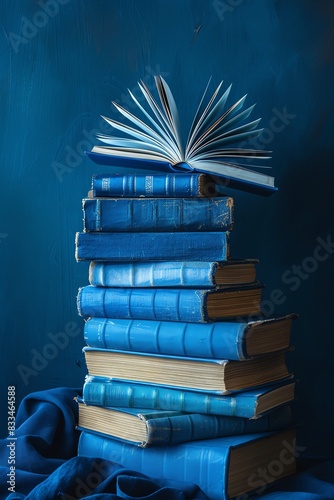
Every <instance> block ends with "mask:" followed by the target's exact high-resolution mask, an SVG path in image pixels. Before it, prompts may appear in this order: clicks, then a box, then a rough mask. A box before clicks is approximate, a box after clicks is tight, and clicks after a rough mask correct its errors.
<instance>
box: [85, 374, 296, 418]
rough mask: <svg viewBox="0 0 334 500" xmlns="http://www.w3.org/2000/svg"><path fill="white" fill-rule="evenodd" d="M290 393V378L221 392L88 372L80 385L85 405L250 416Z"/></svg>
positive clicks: (292, 385)
mask: <svg viewBox="0 0 334 500" xmlns="http://www.w3.org/2000/svg"><path fill="white" fill-rule="evenodd" d="M294 397H295V382H293V381H292V380H286V381H284V382H278V383H276V384H269V385H266V386H263V387H258V388H256V389H249V390H245V391H241V392H236V393H234V394H230V395H228V394H225V395H223V396H218V395H215V394H210V393H206V392H198V391H197V392H194V391H189V390H184V389H181V388H177V387H164V386H158V385H157V384H155V385H151V384H145V383H141V382H126V381H124V380H115V379H111V378H103V377H92V376H89V375H87V377H86V380H85V383H84V386H83V399H84V401H85V403H86V404H87V405H94V406H113V407H118V406H120V407H125V408H147V409H148V410H173V411H181V412H187V413H203V414H207V415H226V416H230V417H244V418H252V419H254V418H259V417H261V416H262V415H264V414H265V413H267V412H269V411H271V410H273V409H274V408H277V407H279V406H281V405H284V404H286V403H289V402H291V401H293V400H294Z"/></svg>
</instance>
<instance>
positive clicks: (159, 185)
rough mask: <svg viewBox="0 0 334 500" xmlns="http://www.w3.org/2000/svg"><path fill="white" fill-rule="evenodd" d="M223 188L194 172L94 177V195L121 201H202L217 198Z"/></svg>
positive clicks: (207, 176)
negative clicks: (182, 199)
mask: <svg viewBox="0 0 334 500" xmlns="http://www.w3.org/2000/svg"><path fill="white" fill-rule="evenodd" d="M218 193H219V185H217V183H216V182H215V181H214V180H213V179H212V177H210V175H206V174H195V173H192V172H187V173H180V172H178V173H177V174H175V173H174V174H172V173H170V174H167V173H166V174H164V173H155V174H151V175H149V174H140V173H136V174H126V175H119V174H118V175H117V174H95V175H93V177H92V188H91V194H92V196H94V197H98V196H115V197H116V196H117V197H125V198H130V197H135V198H136V197H139V196H145V197H146V198H148V197H160V198H162V197H167V198H174V197H177V198H179V197H181V198H191V197H195V198H197V197H201V196H208V197H211V196H216V195H217V194H218Z"/></svg>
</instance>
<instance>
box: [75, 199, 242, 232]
mask: <svg viewBox="0 0 334 500" xmlns="http://www.w3.org/2000/svg"><path fill="white" fill-rule="evenodd" d="M82 210H83V222H84V231H87V232H89V231H115V232H118V231H122V232H124V231H137V232H144V231H153V232H154V231H158V232H160V231H161V232H164V231H229V230H231V229H232V226H233V199H232V198H228V197H225V196H222V197H220V198H84V199H83V201H82Z"/></svg>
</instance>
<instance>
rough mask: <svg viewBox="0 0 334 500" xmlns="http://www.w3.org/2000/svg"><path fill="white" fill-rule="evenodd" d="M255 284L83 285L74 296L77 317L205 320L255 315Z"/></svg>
mask: <svg viewBox="0 0 334 500" xmlns="http://www.w3.org/2000/svg"><path fill="white" fill-rule="evenodd" d="M261 291H262V287H261V286H260V285H259V284H255V285H244V286H243V287H233V288H226V289H217V290H212V289H204V288H201V289H192V288H190V289H188V288H177V289H174V288H168V289H161V288H109V287H96V286H93V285H87V286H84V287H81V288H80V289H79V291H78V295H77V308H78V313H79V315H80V316H83V317H99V318H103V317H106V318H118V319H147V320H157V321H182V322H183V321H184V322H193V323H203V322H207V321H214V320H221V319H229V318H237V317H243V316H249V315H253V316H252V317H254V316H259V315H260V313H261V310H260V305H261Z"/></svg>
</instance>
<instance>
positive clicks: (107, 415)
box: [78, 399, 292, 448]
mask: <svg viewBox="0 0 334 500" xmlns="http://www.w3.org/2000/svg"><path fill="white" fill-rule="evenodd" d="M78 404H79V423H78V428H79V429H80V430H84V431H86V430H88V431H92V432H97V433H100V434H103V435H105V436H110V437H112V438H114V439H119V440H121V441H125V442H128V443H132V444H134V445H137V446H140V447H142V448H146V447H147V446H170V445H175V444H178V443H185V442H187V441H197V440H199V439H214V438H217V437H225V436H236V435H238V434H249V433H253V432H270V431H275V430H279V429H284V428H286V427H288V426H289V425H291V423H292V417H291V408H290V406H289V405H285V406H282V407H281V408H278V409H276V410H274V411H272V412H271V413H268V415H265V416H264V417H262V418H259V419H256V420H250V419H247V418H240V417H226V416H218V415H202V414H200V413H181V412H178V411H164V410H153V411H152V410H147V409H145V408H141V409H137V408H121V407H101V406H90V405H87V404H85V403H84V402H83V401H82V400H81V399H78Z"/></svg>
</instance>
